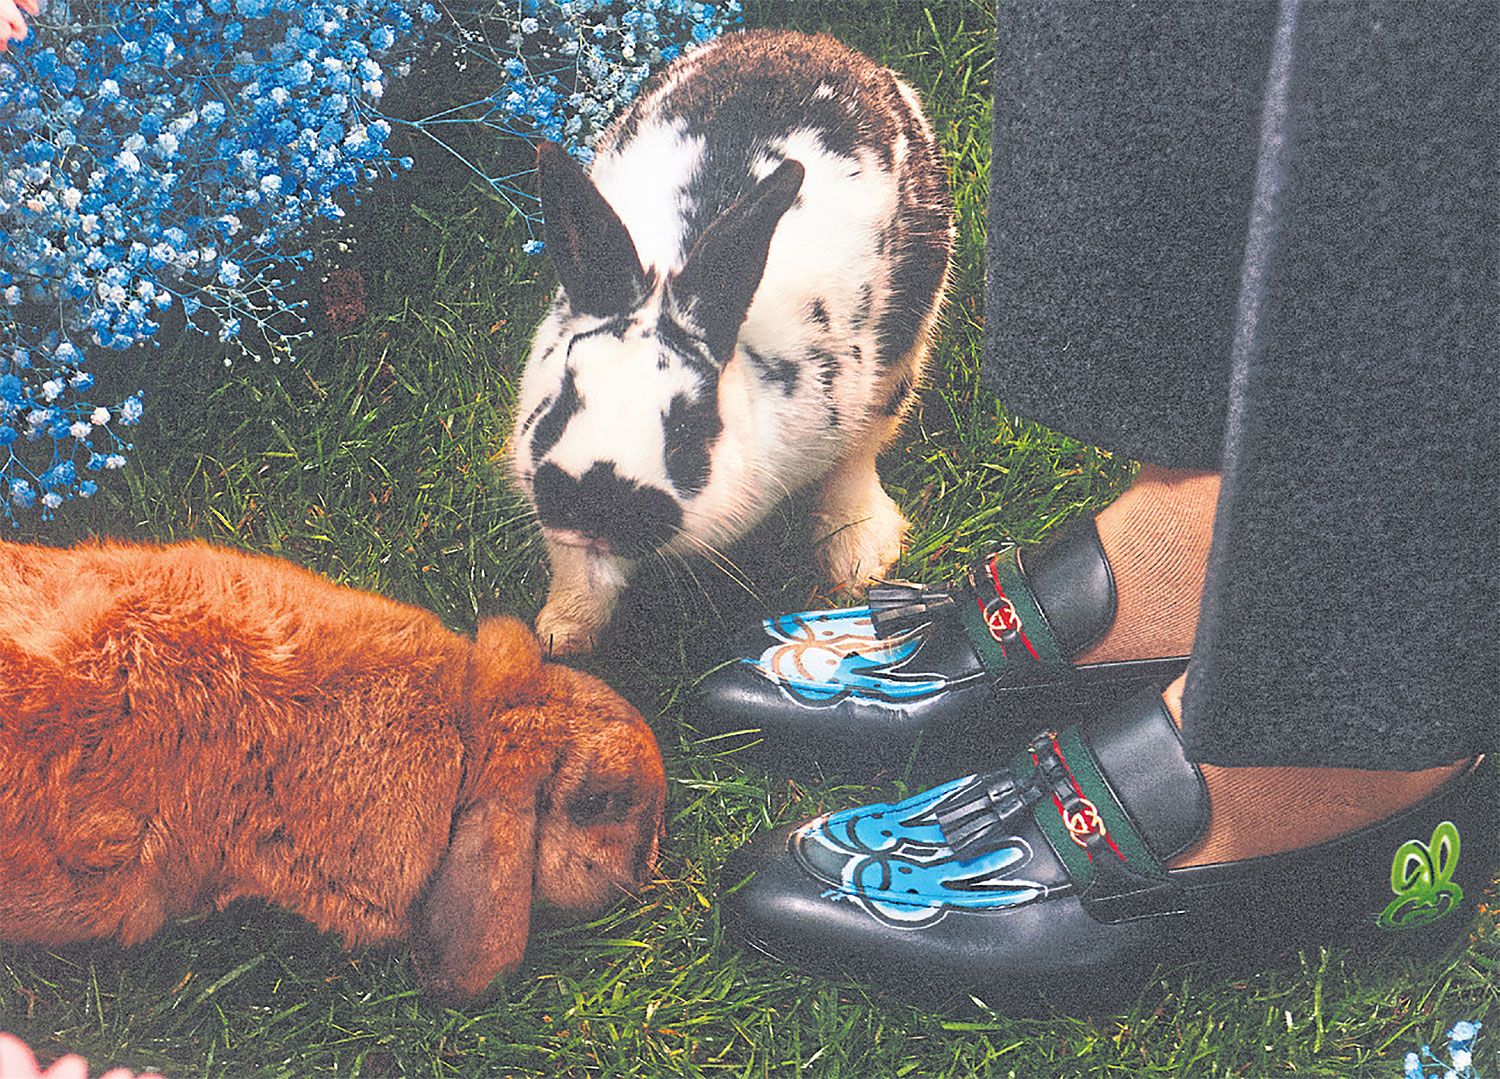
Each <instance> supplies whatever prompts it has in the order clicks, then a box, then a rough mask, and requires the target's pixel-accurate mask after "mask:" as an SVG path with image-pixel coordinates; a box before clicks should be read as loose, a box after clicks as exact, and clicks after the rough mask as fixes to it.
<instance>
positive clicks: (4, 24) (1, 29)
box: [0, 0, 41, 52]
mask: <svg viewBox="0 0 1500 1079" xmlns="http://www.w3.org/2000/svg"><path fill="white" fill-rule="evenodd" d="M23 9H24V10H25V11H28V12H30V13H31V14H32V15H35V14H36V13H37V12H38V11H40V10H41V9H40V8H39V7H38V6H37V0H19V6H17V0H0V52H4V51H5V46H6V43H7V42H9V41H11V40H12V39H14V40H16V41H21V40H22V39H24V38H25V37H26V19H25V17H24V16H22V14H21V11H22V10H23Z"/></svg>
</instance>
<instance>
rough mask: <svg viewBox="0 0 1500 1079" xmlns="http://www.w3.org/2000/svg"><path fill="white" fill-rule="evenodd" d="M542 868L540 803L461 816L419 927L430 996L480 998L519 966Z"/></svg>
mask: <svg viewBox="0 0 1500 1079" xmlns="http://www.w3.org/2000/svg"><path fill="white" fill-rule="evenodd" d="M535 861H536V808H535V804H534V803H533V802H531V801H529V800H528V802H527V804H526V806H525V807H516V806H512V805H507V804H501V803H497V802H492V801H480V802H476V803H475V804H473V805H471V806H469V807H468V808H466V809H464V810H463V811H462V812H460V813H459V815H458V819H457V820H456V821H455V822H454V827H453V838H452V840H451V842H450V843H449V845H448V852H447V853H446V854H445V855H444V856H443V860H442V863H441V864H440V865H439V866H438V871H437V876H436V878H435V879H434V880H433V882H432V883H431V884H430V885H429V886H428V889H427V891H426V893H425V894H424V895H423V897H422V900H421V902H420V903H419V904H418V906H417V908H416V913H415V915H414V917H413V920H412V921H413V924H412V958H413V960H414V961H415V963H416V967H417V975H418V977H420V978H421V980H422V984H423V986H424V988H426V989H427V991H428V992H430V993H434V994H436V995H438V996H457V997H472V996H476V995H478V994H479V993H481V992H483V991H484V989H485V987H486V986H488V985H489V984H490V982H491V981H492V980H493V979H494V978H495V976H496V975H497V974H506V973H509V972H510V971H512V970H515V969H516V967H517V966H519V965H520V962H521V955H522V953H523V952H525V950H526V937H527V934H528V933H529V932H530V928H531V887H532V875H533V872H534V866H535Z"/></svg>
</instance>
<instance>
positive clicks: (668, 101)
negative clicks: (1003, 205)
mask: <svg viewBox="0 0 1500 1079" xmlns="http://www.w3.org/2000/svg"><path fill="white" fill-rule="evenodd" d="M538 167H539V171H540V176H541V196H542V212H543V217H544V220H545V223H546V238H547V248H548V251H549V252H550V254H551V256H552V259H553V262H554V264H555V265H556V267H557V272H558V277H559V279H560V280H561V285H562V287H561V289H560V290H559V291H558V294H557V298H556V301H555V302H554V304H553V306H552V309H551V311H550V313H549V314H548V315H547V317H546V319H545V321H544V322H543V323H542V325H541V327H540V328H539V329H538V331H537V334H536V338H535V341H534V342H533V345H532V353H531V357H530V359H529V361H528V364H527V367H526V371H525V374H524V376H523V379H522V383H521V389H520V399H519V403H518V410H517V417H516V427H515V433H514V436H513V438H512V441H511V454H510V462H511V467H512V469H513V471H514V474H515V477H516V479H517V481H518V482H519V484H520V486H521V488H522V489H523V490H524V491H525V492H526V494H527V495H528V496H529V498H530V500H531V502H532V504H533V505H534V507H535V509H536V514H537V518H538V519H539V521H540V522H541V525H542V529H543V533H544V535H545V537H546V541H547V551H548V555H549V557H550V559H551V563H552V573H553V580H552V588H551V592H550V594H549V596H548V599H547V603H546V606H545V607H544V608H543V610H542V612H541V614H540V616H539V617H538V619H537V631H538V635H539V636H540V637H541V640H542V642H543V645H544V646H548V645H550V647H551V650H552V651H553V652H555V653H563V652H582V651H587V650H589V649H590V648H591V647H592V646H593V644H594V642H595V640H596V638H597V637H598V635H599V633H600V631H601V630H603V628H604V627H605V626H606V625H607V623H608V622H609V619H610V616H611V613H612V612H613V609H614V605H615V600H616V599H617V597H618V596H619V593H620V591H621V590H622V589H623V588H624V586H625V583H626V580H627V578H628V576H629V574H630V571H631V569H632V568H633V567H634V566H635V565H636V564H637V562H638V561H639V560H640V559H641V558H643V557H645V556H647V555H650V554H652V553H658V552H659V553H667V552H673V553H686V552H693V551H713V550H718V549H719V548H721V547H722V546H724V545H725V544H727V543H729V542H730V541H732V540H734V539H736V538H738V537H739V536H741V535H743V534H744V533H745V532H747V531H748V530H749V529H750V528H751V527H752V526H753V525H755V524H756V523H757V522H758V521H759V520H760V519H761V518H762V517H763V516H764V515H765V514H766V513H767V512H768V511H769V510H770V509H771V508H772V507H773V506H775V505H776V503H777V502H778V501H779V500H780V499H782V498H783V497H785V496H786V495H787V494H789V493H790V492H792V491H795V490H797V489H798V488H801V487H803V486H804V485H807V484H812V483H815V482H819V483H821V485H822V489H821V494H820V496H819V498H818V500H817V505H816V509H815V512H814V521H813V527H812V532H813V537H812V538H813V539H814V541H815V542H816V543H817V548H816V550H817V555H818V559H819V563H820V565H821V566H822V567H823V569H824V570H825V572H826V575H827V579H828V581H829V583H830V584H832V585H834V586H838V587H858V586H860V585H861V584H863V583H864V582H866V581H868V580H869V579H871V578H872V577H878V576H880V575H882V574H884V573H885V572H886V571H887V570H888V569H889V568H890V566H891V564H892V563H893V562H894V561H895V559H896V558H897V557H898V555H899V554H900V548H901V543H902V539H903V536H904V533H905V530H906V521H905V520H904V519H903V518H902V516H901V513H900V511H899V510H898V509H897V508H896V505H895V503H894V502H892V500H891V498H890V496H889V495H887V494H886V493H885V491H884V490H883V489H882V488H881V486H880V480H879V478H878V477H877V475H876V473H875V457H876V454H877V453H878V452H879V451H880V449H881V448H882V447H883V446H884V445H885V444H886V442H887V441H888V440H889V439H890V438H891V436H892V435H893V434H894V433H895V430H896V428H897V426H898V425H899V423H900V422H901V418H902V416H903V413H904V412H905V411H906V409H907V406H908V404H909V403H910V401H911V399H912V396H913V394H914V392H915V388H916V386H917V382H918V379H919V378H920V375H921V366H922V362H923V359H924V357H925V354H926V351H927V348H928V343H929V338H930V337H931V335H932V332H933V328H934V326H935V324H936V322H937V319H938V310H939V307H940V304H941V301H942V295H943V289H944V286H945V283H946V280H947V274H948V262H949V255H950V252H951V248H952V201H951V197H950V195H949V191H948V179H947V172H946V169H945V167H944V165H943V162H942V159H941V157H940V154H939V150H938V146H937V143H936V140H935V139H934V137H933V133H932V130H931V127H930V126H929V125H928V123H927V120H926V119H925V117H924V116H923V115H922V110H921V107H920V104H919V102H918V100H917V97H916V95H915V94H914V93H913V92H912V90H911V89H910V88H909V87H907V86H906V85H905V84H903V83H902V82H901V81H900V80H899V79H898V78H896V76H895V75H893V74H892V73H891V72H890V71H888V70H886V69H885V68H882V67H880V66H879V65H877V64H875V63H873V62H872V61H870V60H869V59H867V58H865V57H863V56H860V55H858V54H857V53H854V52H851V51H850V50H848V49H847V48H845V47H844V46H842V45H840V44H839V43H838V42H836V41H834V40H833V39H832V38H828V37H823V36H818V37H811V36H807V35H802V34H794V33H784V32H777V31H759V32H749V33H743V34H735V35H731V36H726V37H724V38H721V39H720V40H718V41H716V42H714V43H712V44H710V45H707V46H705V47H703V48H701V49H699V50H697V51H696V52H693V53H691V54H690V55H688V56H686V57H684V58H683V59H681V60H679V61H677V62H676V63H674V64H673V65H672V66H671V67H669V68H668V69H667V70H666V71H665V72H664V73H663V74H662V76H661V77H660V78H659V79H658V80H657V81H656V82H655V83H654V85H653V86H651V87H649V88H648V91H647V92H646V93H645V94H644V95H643V96H642V97H640V98H639V99H638V100H637V101H636V102H635V104H634V105H632V106H631V108H630V109H629V110H628V111H627V112H626V113H625V114H624V115H622V116H621V117H620V118H619V119H618V120H617V121H616V122H615V123H614V125H613V126H612V127H611V128H610V130H609V131H608V132H607V133H606V134H605V136H604V137H603V138H602V139H601V141H600V144H599V146H598V147H597V156H596V157H595V159H594V161H593V164H592V167H591V169H590V171H589V173H588V174H587V175H585V173H584V171H583V170H582V169H581V168H579V167H578V166H577V165H576V164H575V163H574V162H573V161H572V160H571V159H570V158H569V157H568V156H567V155H566V154H565V153H564V152H563V151H562V150H561V149H560V148H559V147H557V146H555V145H551V144H547V145H543V146H542V148H541V150H540V152H539V154H538Z"/></svg>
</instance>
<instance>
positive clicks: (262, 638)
mask: <svg viewBox="0 0 1500 1079" xmlns="http://www.w3.org/2000/svg"><path fill="white" fill-rule="evenodd" d="M664 790H665V783H664V780H663V776H662V766H661V756H660V754H659V753H658V751H657V747H656V742H655V739H654V738H653V737H652V735H651V731H650V729H649V728H648V727H647V726H646V724H645V722H644V721H643V720H642V719H641V717H640V715H639V714H638V713H637V712H636V711H635V709H633V708H632V707H631V706H630V705H629V704H627V703H626V702H625V701H624V700H623V699H621V698H620V697H619V696H617V695H616V694H615V693H614V692H612V691H611V690H610V689H609V688H608V687H607V686H605V685H604V684H603V683H602V682H600V681H599V680H597V679H595V678H592V677H590V676H589V675H586V674H583V673H581V672H578V671H574V670H571V669H569V668H566V667H561V666H558V665H555V664H547V663H542V662H541V659H540V654H539V650H538V647H537V643H536V639H535V638H534V637H533V636H532V634H531V633H530V631H528V630H527V629H526V628H525V627H524V626H522V625H521V624H520V623H519V622H515V621H512V620H509V619H501V620H495V621H490V622H486V623H485V624H483V625H482V626H481V627H480V630H479V638H478V641H477V642H475V641H471V640H469V639H468V638H465V637H461V636H459V635H458V634H455V633H452V632H450V631H449V630H447V629H445V628H443V626H442V625H441V624H440V623H439V621H438V620H437V619H436V618H435V617H433V616H432V615H431V614H429V613H427V612H425V611H422V610H418V609H416V608H414V607H409V606H406V605H403V604H400V603H396V602H393V601H391V600H387V599H383V598H381V597H379V596H375V595H371V594H368V593H364V592H357V591H354V590H352V589H349V588H342V587H339V586H337V585H334V584H331V583H330V582H328V581H326V580H324V579H323V578H321V577H317V576H315V575H313V574H311V573H307V572H305V571H303V570H300V569H298V568H296V567H295V566H292V565H290V564H288V563H285V562H279V561H275V560H273V559H269V558H262V557H257V556H253V555H244V554H237V553H233V552H230V551H225V550H219V549H215V548H212V547H207V546H203V545H201V544H185V545H178V546H171V547H164V548H152V547H134V546H126V545H121V544H105V545H81V546H78V547H74V548H71V549H66V550H59V549H52V548H41V547H31V546H22V545H16V544H0V939H4V940H9V941H32V942H38V943H43V944H62V943H66V942H69V941H77V940H89V939H98V938H117V939H119V940H121V941H122V942H124V943H125V944H132V943H134V942H136V941H140V940H143V939H145V938H146V937H148V936H150V935H151V934H153V933H155V932H156V931H157V929H159V928H160V927H161V925H162V924H163V922H165V921H166V920H167V919H170V918H175V917H179V916H182V915H186V914H191V913H193V912H196V911H201V910H205V909H208V908H210V907H212V906H223V905H225V904H226V903H229V902H230V901H231V900H234V899H237V898H240V897H246V896H248V897H258V898H261V899H265V900H267V901H270V902H273V903H276V904H279V905H280V906H283V907H286V908H287V909H289V910H292V911H294V912H296V913H298V914H300V915H302V916H303V917H305V918H307V919H308V920H309V921H311V922H312V923H313V924H314V925H316V926H317V927H318V928H319V929H323V930H335V931H337V932H338V933H340V934H342V936H343V938H344V940H345V942H346V943H347V944H349V945H360V944H365V943H370V942H375V941H382V940H389V939H394V938H408V939H410V940H411V942H412V947H413V956H414V959H415V960H416V966H417V971H418V973H419V975H420V976H421V978H422V981H423V983H424V985H425V986H426V987H427V988H428V989H429V990H433V991H437V992H446V993H455V994H460V995H472V994H475V993H478V992H480V991H481V990H483V989H484V988H485V987H486V986H487V985H488V984H489V982H490V980H491V979H492V978H493V977H494V976H495V975H496V974H499V973H505V972H507V971H510V970H513V969H514V968H515V967H516V966H517V964H519V962H520V960H521V954H522V952H523V950H524V949H525V946H526V938H527V933H528V927H529V914H530V906H531V900H532V896H533V892H535V894H536V895H537V896H538V897H539V898H544V899H546V900H549V901H550V902H552V903H555V904H557V905H559V906H562V907H564V908H567V909H569V910H575V911H585V912H587V911H595V910H598V909H599V908H601V907H602V906H603V905H605V904H606V903H608V902H609V901H610V900H611V899H613V898H614V897H616V896H618V895H619V894H621V891H622V889H625V890H628V889H631V888H633V887H636V886H638V885H640V884H642V883H643V882H644V881H645V879H646V878H647V876H648V874H649V872H650V870H651V867H652V864H653V862H654V859H655V855H656V841H657V836H658V833H659V830H660V827H661V812H662V801H663V796H664Z"/></svg>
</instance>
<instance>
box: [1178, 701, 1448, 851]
mask: <svg viewBox="0 0 1500 1079" xmlns="http://www.w3.org/2000/svg"><path fill="white" fill-rule="evenodd" d="M1186 678H1187V676H1186V675H1183V676H1182V677H1181V678H1178V679H1177V680H1176V681H1174V682H1173V683H1172V684H1171V685H1169V686H1168V687H1167V688H1166V689H1164V690H1163V691H1162V700H1163V701H1165V702H1166V706H1167V711H1168V712H1169V713H1170V714H1171V716H1172V719H1173V720H1174V721H1175V722H1176V723H1177V725H1178V727H1181V726H1182V694H1183V688H1184V686H1185V683H1186ZM1471 763H1472V762H1471V761H1469V760H1462V761H1455V762H1454V763H1453V764H1445V765H1440V766H1438V767H1436V768H1427V769H1423V770H1421V771H1417V772H1392V771H1366V770H1363V769H1356V768H1305V767H1245V768H1227V767H1222V766H1219V765H1213V764H1200V765H1199V766H1198V768H1199V770H1200V771H1201V772H1202V773H1203V781H1204V783H1205V784H1207V786H1208V799H1209V806H1210V809H1209V824H1208V828H1207V830H1206V831H1205V832H1204V834H1203V836H1202V837H1201V838H1200V839H1199V840H1198V842H1197V843H1195V844H1194V845H1193V846H1192V847H1190V848H1189V849H1188V850H1186V851H1183V852H1182V853H1181V854H1179V855H1178V856H1177V857H1176V858H1174V859H1173V860H1172V862H1171V865H1170V868H1172V869H1180V868H1183V867H1185V866H1192V865H1212V864H1215V863H1218V862H1231V861H1239V860H1240V859H1243V858H1255V857H1259V856H1260V855H1265V854H1281V853H1284V852H1286V851H1291V850H1301V849H1303V848H1305V847H1311V846H1314V845H1315V844H1318V843H1323V842H1326V841H1328V840H1330V839H1337V838H1338V837H1339V836H1342V835H1347V834H1349V833H1350V832H1353V831H1355V830H1357V829H1359V828H1363V827H1365V826H1366V825H1370V824H1374V823H1375V822H1377V821H1381V820H1384V819H1385V818H1386V817H1389V816H1391V815H1392V814H1394V813H1397V812H1399V811H1401V810H1402V809H1405V808H1406V807H1407V806H1411V805H1415V804H1416V803H1418V802H1420V801H1421V800H1422V799H1424V798H1426V797H1427V796H1428V795H1430V794H1432V793H1433V792H1434V791H1436V790H1437V789H1438V788H1439V787H1441V786H1443V784H1445V783H1447V782H1449V781H1450V780H1452V779H1454V778H1455V777H1457V776H1458V775H1459V774H1460V773H1462V772H1463V771H1464V769H1466V768H1468V767H1469V766H1470V764H1471Z"/></svg>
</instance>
